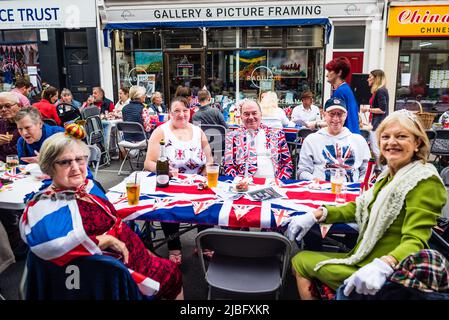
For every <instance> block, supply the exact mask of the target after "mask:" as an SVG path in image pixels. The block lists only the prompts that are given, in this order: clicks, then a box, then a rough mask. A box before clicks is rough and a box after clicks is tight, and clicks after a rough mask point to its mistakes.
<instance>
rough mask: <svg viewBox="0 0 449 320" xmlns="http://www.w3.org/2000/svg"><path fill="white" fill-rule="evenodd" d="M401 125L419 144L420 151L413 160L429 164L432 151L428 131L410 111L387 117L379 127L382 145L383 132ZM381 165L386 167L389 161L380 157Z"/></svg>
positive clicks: (400, 111) (378, 132)
mask: <svg viewBox="0 0 449 320" xmlns="http://www.w3.org/2000/svg"><path fill="white" fill-rule="evenodd" d="M395 124H399V125H400V126H401V127H403V128H404V129H406V130H407V131H408V132H410V133H411V134H413V135H414V137H415V139H416V141H418V142H419V145H418V151H417V152H415V154H414V155H413V159H412V160H420V161H421V162H422V163H426V162H427V158H428V157H429V151H430V142H429V138H428V137H427V134H426V131H425V130H424V128H423V126H422V125H421V122H420V121H419V120H418V118H417V117H416V115H415V114H413V113H411V112H410V111H408V110H399V111H395V112H393V113H391V114H390V115H389V116H387V117H386V118H385V119H384V120H383V121H382V122H381V123H380V125H379V127H377V130H376V137H377V141H378V143H379V145H380V141H381V138H380V137H381V135H382V132H384V131H385V129H387V128H388V127H390V126H391V125H395ZM379 161H380V164H382V165H386V164H387V159H385V157H384V156H383V155H382V152H381V154H380V157H379Z"/></svg>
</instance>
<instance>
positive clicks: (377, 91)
mask: <svg viewBox="0 0 449 320" xmlns="http://www.w3.org/2000/svg"><path fill="white" fill-rule="evenodd" d="M367 81H368V85H369V86H370V87H371V93H372V96H371V98H370V99H369V104H370V107H369V108H368V110H366V109H365V110H362V111H364V112H367V111H369V112H370V118H371V125H372V126H373V130H372V131H371V134H370V142H371V150H373V153H374V154H375V155H376V158H377V159H378V158H379V155H380V151H379V147H378V144H377V139H376V134H375V131H376V129H377V127H378V126H379V124H380V123H381V122H382V120H384V119H385V118H386V117H387V116H388V101H389V95H388V90H387V88H386V87H385V84H386V81H385V73H384V72H383V71H382V70H379V69H376V70H373V71H371V72H370V74H369V76H368V80H367Z"/></svg>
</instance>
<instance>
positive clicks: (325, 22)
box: [104, 18, 332, 43]
mask: <svg viewBox="0 0 449 320" xmlns="http://www.w3.org/2000/svg"><path fill="white" fill-rule="evenodd" d="M312 25H322V26H324V27H325V29H326V43H328V42H329V36H330V33H331V30H332V25H331V23H330V21H329V19H327V18H316V19H264V20H220V21H169V22H141V23H138V22H133V23H107V24H106V25H105V26H104V29H105V30H129V29H131V30H136V29H139V30H144V29H150V28H151V29H152V28H197V27H198V28H201V27H206V28H208V27H215V28H220V27H265V26H312Z"/></svg>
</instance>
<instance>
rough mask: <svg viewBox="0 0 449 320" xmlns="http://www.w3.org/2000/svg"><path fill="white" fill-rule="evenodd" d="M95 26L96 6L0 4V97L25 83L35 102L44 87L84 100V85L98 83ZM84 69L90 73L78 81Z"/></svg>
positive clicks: (45, 1) (90, 2)
mask: <svg viewBox="0 0 449 320" xmlns="http://www.w3.org/2000/svg"><path fill="white" fill-rule="evenodd" d="M96 25H97V15H96V3H95V0H80V1H77V3H72V1H68V0H63V1H61V0H59V1H56V0H42V1H39V2H36V1H2V6H1V8H0V91H9V90H10V89H11V88H12V87H13V86H14V84H15V81H16V80H17V79H19V78H25V79H27V80H29V81H30V82H31V84H32V85H33V87H34V91H33V93H34V94H35V95H36V99H39V95H38V94H39V93H40V91H41V86H42V82H43V81H45V82H47V83H49V84H51V85H53V86H55V87H58V88H61V89H62V88H63V87H67V88H69V89H71V90H72V92H73V94H74V96H75V98H76V99H79V100H82V99H84V91H85V92H86V94H87V91H88V90H89V88H88V87H86V84H88V85H91V83H92V85H98V84H99V83H100V80H99V72H98V71H97V72H95V71H94V70H95V69H94V68H93V66H95V65H98V54H97V50H96V47H97V44H96V43H97V41H96ZM83 68H84V69H86V70H87V69H89V70H90V72H89V73H87V72H85V73H84V74H82V73H81V75H80V72H79V71H80V69H83ZM33 93H32V94H33Z"/></svg>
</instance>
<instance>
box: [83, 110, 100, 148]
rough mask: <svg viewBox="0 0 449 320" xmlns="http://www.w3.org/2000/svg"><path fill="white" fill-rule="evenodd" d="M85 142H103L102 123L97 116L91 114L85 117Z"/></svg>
mask: <svg viewBox="0 0 449 320" xmlns="http://www.w3.org/2000/svg"><path fill="white" fill-rule="evenodd" d="M85 129H86V136H87V144H96V143H100V144H102V143H103V142H104V133H103V125H102V124H101V119H100V117H99V116H93V117H89V118H87V119H86V125H85Z"/></svg>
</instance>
